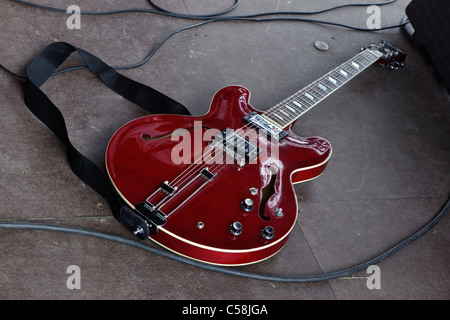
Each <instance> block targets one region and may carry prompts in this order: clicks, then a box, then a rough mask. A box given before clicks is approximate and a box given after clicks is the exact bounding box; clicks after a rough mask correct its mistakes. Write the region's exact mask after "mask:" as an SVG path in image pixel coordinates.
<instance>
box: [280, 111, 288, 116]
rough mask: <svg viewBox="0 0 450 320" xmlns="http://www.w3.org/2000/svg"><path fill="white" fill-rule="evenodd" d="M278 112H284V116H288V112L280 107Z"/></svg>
mask: <svg viewBox="0 0 450 320" xmlns="http://www.w3.org/2000/svg"><path fill="white" fill-rule="evenodd" d="M280 112H281V113H282V114H284V115H285V116H286V117H289V116H290V115H289V113H287V112H286V111H284V110H283V109H280Z"/></svg>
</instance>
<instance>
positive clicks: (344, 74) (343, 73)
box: [339, 69, 348, 77]
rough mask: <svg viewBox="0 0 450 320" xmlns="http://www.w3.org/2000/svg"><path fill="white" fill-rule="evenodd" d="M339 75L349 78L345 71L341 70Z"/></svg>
mask: <svg viewBox="0 0 450 320" xmlns="http://www.w3.org/2000/svg"><path fill="white" fill-rule="evenodd" d="M339 73H340V74H342V75H343V76H344V77H347V75H348V74H347V72H345V71H344V70H342V69H341V70H339Z"/></svg>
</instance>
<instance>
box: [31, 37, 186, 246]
mask: <svg viewBox="0 0 450 320" xmlns="http://www.w3.org/2000/svg"><path fill="white" fill-rule="evenodd" d="M75 51H76V52H77V53H78V54H79V55H80V56H81V58H82V59H83V61H84V63H85V64H86V66H87V67H88V68H89V70H90V71H91V72H93V73H94V74H96V75H97V76H98V77H99V78H100V80H102V82H103V83H104V84H106V85H107V86H108V87H109V88H110V89H112V90H113V91H115V92H116V93H118V94H119V95H121V96H123V97H124V98H126V99H127V100H129V101H131V102H133V103H135V104H136V105H138V106H140V107H141V108H143V109H144V110H146V111H149V112H151V113H156V114H159V113H171V114H183V115H189V114H190V113H189V111H188V110H187V109H186V108H185V107H184V106H183V105H181V104H180V103H178V102H177V101H175V100H172V99H171V98H169V97H167V96H166V95H164V94H162V93H161V92H158V91H156V90H155V89H153V88H150V87H148V86H146V85H144V84H141V83H139V82H136V81H134V80H131V79H129V78H127V77H125V76H123V75H121V74H119V73H117V72H116V71H115V70H114V69H113V68H112V67H110V66H108V65H107V64H105V63H104V62H103V61H101V60H100V59H99V58H97V57H96V56H94V55H92V54H90V53H89V52H86V51H84V50H81V49H79V48H76V47H74V46H72V45H70V44H68V43H65V42H57V43H53V44H51V45H49V46H48V47H46V48H45V49H44V50H43V51H42V53H41V54H40V55H39V56H38V57H37V58H36V59H35V60H33V61H32V62H31V63H30V65H29V66H28V67H27V79H26V84H25V104H26V105H27V107H28V108H29V109H30V110H31V112H33V114H34V115H35V116H36V117H37V118H38V119H39V120H41V121H42V122H43V123H44V124H45V125H46V126H47V127H49V128H50V130H51V131H52V132H53V133H54V134H55V135H56V136H57V137H58V138H59V139H60V140H61V142H62V143H63V144H64V146H65V147H66V152H67V159H68V161H69V165H70V167H71V169H72V171H73V172H74V173H75V174H76V175H77V176H78V177H79V178H80V179H81V180H82V181H84V182H85V183H86V184H87V185H89V186H90V187H91V188H92V189H94V190H95V191H96V192H98V193H99V194H100V195H101V196H102V197H103V198H105V200H106V201H107V202H108V203H109V205H110V206H111V210H112V213H113V215H114V217H115V218H116V219H117V220H118V221H119V222H120V223H121V224H123V225H124V226H125V227H126V228H128V229H129V230H130V231H133V232H134V233H135V234H136V235H137V236H138V237H139V238H141V239H146V238H147V237H148V235H149V234H150V233H151V231H152V228H153V230H154V226H152V223H151V221H149V220H148V219H146V217H144V216H142V215H140V214H138V213H137V212H134V211H133V210H131V209H130V208H129V207H127V206H126V205H124V204H123V203H122V201H121V198H120V196H119V195H118V194H117V192H116V190H115V188H114V186H113V185H112V183H111V182H110V180H109V178H108V176H107V174H106V173H105V172H104V171H103V170H102V169H101V168H99V167H98V166H97V165H96V164H95V163H94V162H92V161H91V160H90V159H88V158H87V157H85V156H84V155H82V154H81V153H80V152H79V151H78V150H77V149H76V148H75V147H74V146H73V145H72V143H71V142H70V140H69V136H68V133H67V127H66V124H65V121H64V117H63V115H62V113H61V111H60V110H59V109H58V108H57V107H56V106H55V105H54V104H53V102H52V101H51V100H50V99H49V98H48V97H47V95H46V94H45V93H44V92H43V91H41V89H40V87H41V86H42V85H43V84H44V83H45V82H46V81H47V80H48V79H49V78H50V77H51V76H52V74H53V73H54V72H55V71H56V69H57V68H58V67H59V66H60V65H61V64H62V63H63V62H64V61H65V60H66V59H67V58H68V56H69V55H70V54H71V53H72V52H75Z"/></svg>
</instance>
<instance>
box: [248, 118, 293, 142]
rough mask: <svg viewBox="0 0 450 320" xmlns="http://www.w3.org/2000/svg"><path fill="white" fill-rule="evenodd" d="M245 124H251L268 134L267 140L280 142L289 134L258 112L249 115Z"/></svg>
mask: <svg viewBox="0 0 450 320" xmlns="http://www.w3.org/2000/svg"><path fill="white" fill-rule="evenodd" d="M243 119H244V121H245V122H248V123H251V124H253V125H254V126H256V127H257V128H258V129H260V130H264V131H266V132H267V138H270V139H274V140H276V141H280V140H281V139H283V138H284V137H286V136H287V132H286V131H284V130H282V129H280V128H278V127H276V126H275V125H273V124H272V123H270V122H269V121H267V120H266V119H264V118H263V117H262V116H261V115H259V114H258V113H256V112H251V113H249V114H247V115H246V116H245V117H244V118H243Z"/></svg>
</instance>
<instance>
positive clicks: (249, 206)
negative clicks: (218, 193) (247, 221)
mask: <svg viewBox="0 0 450 320" xmlns="http://www.w3.org/2000/svg"><path fill="white" fill-rule="evenodd" d="M241 209H242V210H244V211H245V212H250V211H252V210H253V200H252V199H250V198H247V199H245V200H244V201H242V202H241Z"/></svg>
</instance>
